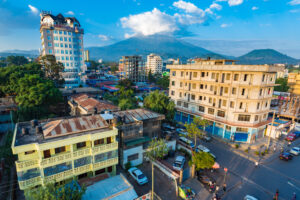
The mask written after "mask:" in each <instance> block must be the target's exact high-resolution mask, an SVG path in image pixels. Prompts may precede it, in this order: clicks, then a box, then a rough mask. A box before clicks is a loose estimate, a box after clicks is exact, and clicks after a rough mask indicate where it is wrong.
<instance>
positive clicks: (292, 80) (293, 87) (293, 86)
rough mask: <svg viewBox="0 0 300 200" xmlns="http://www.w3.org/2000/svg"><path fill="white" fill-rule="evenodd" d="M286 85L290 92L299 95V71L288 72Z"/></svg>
mask: <svg viewBox="0 0 300 200" xmlns="http://www.w3.org/2000/svg"><path fill="white" fill-rule="evenodd" d="M288 86H289V87H290V89H289V92H290V93H293V94H295V95H300V73H289V76H288Z"/></svg>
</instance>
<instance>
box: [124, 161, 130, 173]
mask: <svg viewBox="0 0 300 200" xmlns="http://www.w3.org/2000/svg"><path fill="white" fill-rule="evenodd" d="M130 168H131V162H127V163H126V164H125V169H126V171H128V170H129V169H130Z"/></svg>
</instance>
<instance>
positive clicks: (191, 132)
mask: <svg viewBox="0 0 300 200" xmlns="http://www.w3.org/2000/svg"><path fill="white" fill-rule="evenodd" d="M201 124H202V120H201V118H200V117H195V118H194V119H193V122H192V123H190V124H188V123H186V124H185V125H184V126H185V128H186V132H187V133H188V137H190V138H192V139H194V144H195V147H196V146H197V137H202V136H203V131H202V130H200V129H199V126H201Z"/></svg>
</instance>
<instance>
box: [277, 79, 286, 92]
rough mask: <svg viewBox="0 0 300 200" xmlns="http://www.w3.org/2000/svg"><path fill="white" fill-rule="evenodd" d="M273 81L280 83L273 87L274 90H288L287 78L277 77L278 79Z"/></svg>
mask: <svg viewBox="0 0 300 200" xmlns="http://www.w3.org/2000/svg"><path fill="white" fill-rule="evenodd" d="M275 83H276V84H280V85H278V86H275V87H274V90H275V91H278V92H287V91H288V90H289V86H288V79H287V78H278V79H276V81H275Z"/></svg>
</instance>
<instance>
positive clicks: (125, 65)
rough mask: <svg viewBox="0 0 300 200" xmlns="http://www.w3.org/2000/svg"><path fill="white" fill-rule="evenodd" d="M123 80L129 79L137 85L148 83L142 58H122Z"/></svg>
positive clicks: (120, 67)
mask: <svg viewBox="0 0 300 200" xmlns="http://www.w3.org/2000/svg"><path fill="white" fill-rule="evenodd" d="M119 75H121V79H129V80H131V81H133V82H135V83H137V82H145V81H146V69H145V63H144V60H143V58H142V56H122V58H121V59H120V61H119Z"/></svg>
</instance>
